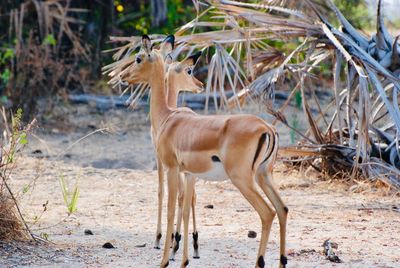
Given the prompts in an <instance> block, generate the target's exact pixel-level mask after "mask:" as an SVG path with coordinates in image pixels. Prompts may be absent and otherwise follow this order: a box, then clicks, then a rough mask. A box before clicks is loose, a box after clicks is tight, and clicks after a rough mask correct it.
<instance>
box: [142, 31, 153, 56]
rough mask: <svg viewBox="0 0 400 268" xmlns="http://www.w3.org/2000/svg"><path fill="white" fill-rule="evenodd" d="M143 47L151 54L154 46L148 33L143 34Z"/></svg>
mask: <svg viewBox="0 0 400 268" xmlns="http://www.w3.org/2000/svg"><path fill="white" fill-rule="evenodd" d="M142 48H143V50H144V51H145V52H146V53H147V54H150V52H151V48H152V47H151V40H150V37H149V36H148V35H146V34H144V35H142Z"/></svg>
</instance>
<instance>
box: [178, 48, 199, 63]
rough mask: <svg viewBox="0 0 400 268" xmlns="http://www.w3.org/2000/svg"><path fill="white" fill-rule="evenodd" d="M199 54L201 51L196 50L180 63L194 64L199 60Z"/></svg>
mask: <svg viewBox="0 0 400 268" xmlns="http://www.w3.org/2000/svg"><path fill="white" fill-rule="evenodd" d="M200 56H201V51H198V52H196V53H194V54H192V55H190V56H189V57H188V58H187V59H186V60H184V61H183V62H182V64H185V65H187V66H194V65H196V63H197V61H198V60H199V58H200Z"/></svg>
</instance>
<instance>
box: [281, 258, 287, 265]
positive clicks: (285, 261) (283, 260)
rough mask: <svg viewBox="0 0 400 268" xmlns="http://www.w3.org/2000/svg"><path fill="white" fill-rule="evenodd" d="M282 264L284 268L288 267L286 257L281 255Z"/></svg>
mask: <svg viewBox="0 0 400 268" xmlns="http://www.w3.org/2000/svg"><path fill="white" fill-rule="evenodd" d="M281 263H282V265H283V267H286V264H287V258H286V256H283V255H281Z"/></svg>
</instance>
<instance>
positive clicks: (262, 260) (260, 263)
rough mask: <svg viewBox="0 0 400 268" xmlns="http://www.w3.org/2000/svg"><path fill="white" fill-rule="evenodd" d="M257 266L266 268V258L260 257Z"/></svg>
mask: <svg viewBox="0 0 400 268" xmlns="http://www.w3.org/2000/svg"><path fill="white" fill-rule="evenodd" d="M257 265H258V267H260V268H264V266H265V262H264V257H263V256H260V257H258V261H257Z"/></svg>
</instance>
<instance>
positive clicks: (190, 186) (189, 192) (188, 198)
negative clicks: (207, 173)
mask: <svg viewBox="0 0 400 268" xmlns="http://www.w3.org/2000/svg"><path fill="white" fill-rule="evenodd" d="M195 182H196V178H195V177H193V176H191V175H188V176H187V178H186V179H185V190H184V195H185V197H184V201H183V257H182V263H181V268H184V267H186V266H187V265H188V264H189V238H188V237H189V217H190V206H191V204H192V201H193V191H194V185H195Z"/></svg>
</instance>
